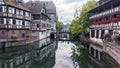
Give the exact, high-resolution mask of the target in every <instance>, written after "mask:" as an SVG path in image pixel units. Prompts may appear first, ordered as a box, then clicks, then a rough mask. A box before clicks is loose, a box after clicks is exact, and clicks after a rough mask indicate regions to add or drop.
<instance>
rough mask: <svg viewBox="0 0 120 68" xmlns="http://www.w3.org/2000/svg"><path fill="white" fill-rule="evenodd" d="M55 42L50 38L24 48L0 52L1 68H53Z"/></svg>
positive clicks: (13, 48)
mask: <svg viewBox="0 0 120 68" xmlns="http://www.w3.org/2000/svg"><path fill="white" fill-rule="evenodd" d="M55 50H56V45H55V42H52V43H51V41H50V39H49V38H47V39H44V40H41V41H38V42H35V43H33V44H29V45H26V46H22V47H12V48H7V49H4V50H0V68H52V67H53V66H54V64H55Z"/></svg>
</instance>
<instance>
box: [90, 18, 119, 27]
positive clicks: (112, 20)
mask: <svg viewBox="0 0 120 68" xmlns="http://www.w3.org/2000/svg"><path fill="white" fill-rule="evenodd" d="M117 21H118V18H112V19H109V20H104V21H99V22H93V23H91V24H90V25H101V24H108V23H111V22H117Z"/></svg>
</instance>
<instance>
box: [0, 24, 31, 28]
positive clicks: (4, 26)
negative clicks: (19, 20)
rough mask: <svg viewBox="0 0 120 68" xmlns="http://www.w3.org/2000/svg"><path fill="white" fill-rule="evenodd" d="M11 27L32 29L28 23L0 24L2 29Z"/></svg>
mask: <svg viewBox="0 0 120 68" xmlns="http://www.w3.org/2000/svg"><path fill="white" fill-rule="evenodd" d="M7 27H8V28H10V29H30V27H29V26H28V25H12V24H9V25H8V26H7V24H0V29H6V28H7Z"/></svg>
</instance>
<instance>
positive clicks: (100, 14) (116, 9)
mask: <svg viewBox="0 0 120 68" xmlns="http://www.w3.org/2000/svg"><path fill="white" fill-rule="evenodd" d="M119 8H120V6H118V7H116V8H113V9H110V10H107V11H104V12H101V13H98V14H95V15H93V16H91V17H90V19H93V18H97V17H101V16H104V15H108V14H112V13H115V12H119V11H120V9H119Z"/></svg>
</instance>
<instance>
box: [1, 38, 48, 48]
mask: <svg viewBox="0 0 120 68" xmlns="http://www.w3.org/2000/svg"><path fill="white" fill-rule="evenodd" d="M46 38H48V37H46ZM46 38H43V39H46ZM43 39H39V37H30V38H28V39H25V40H21V41H15V42H8V45H4V47H3V48H9V47H17V46H25V45H29V44H31V43H34V42H36V41H40V40H43ZM1 48H2V47H1Z"/></svg>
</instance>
